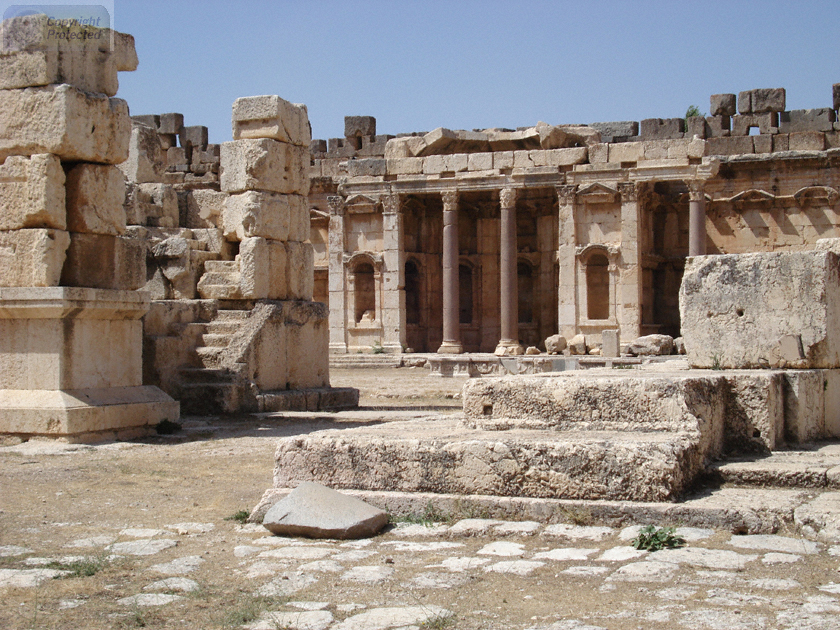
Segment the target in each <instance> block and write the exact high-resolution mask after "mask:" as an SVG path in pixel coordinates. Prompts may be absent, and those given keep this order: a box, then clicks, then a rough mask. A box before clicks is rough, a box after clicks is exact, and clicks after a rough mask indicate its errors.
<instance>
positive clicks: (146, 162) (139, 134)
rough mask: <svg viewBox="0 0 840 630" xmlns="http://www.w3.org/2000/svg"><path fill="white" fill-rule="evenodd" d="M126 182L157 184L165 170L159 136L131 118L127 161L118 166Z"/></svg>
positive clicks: (150, 128) (164, 160)
mask: <svg viewBox="0 0 840 630" xmlns="http://www.w3.org/2000/svg"><path fill="white" fill-rule="evenodd" d="M119 169H120V170H121V171H122V172H123V173H124V174H125V177H126V179H127V180H129V181H131V182H137V183H146V182H159V181H161V179H162V177H163V173H164V171H165V170H166V156H165V154H164V153H163V150H162V149H161V146H160V136H159V135H158V133H157V131H155V130H154V129H153V128H152V127H149V126H146V125H144V124H139V123H137V122H136V121H135V119H134V118H132V123H131V139H130V141H129V143H128V159H127V160H126V161H125V162H122V163H121V164H120V165H119Z"/></svg>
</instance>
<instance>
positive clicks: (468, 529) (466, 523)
mask: <svg viewBox="0 0 840 630" xmlns="http://www.w3.org/2000/svg"><path fill="white" fill-rule="evenodd" d="M503 523H504V521H495V520H492V519H489V518H465V519H463V520H461V521H458V522H457V523H455V524H454V525H453V526H452V527H450V528H449V533H450V534H453V535H455V536H480V535H481V534H486V533H487V532H489V531H490V529H491V528H492V527H495V526H496V525H502V524H503Z"/></svg>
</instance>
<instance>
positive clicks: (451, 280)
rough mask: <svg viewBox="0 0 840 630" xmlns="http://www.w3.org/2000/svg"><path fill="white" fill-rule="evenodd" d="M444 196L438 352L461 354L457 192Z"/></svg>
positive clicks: (449, 191)
mask: <svg viewBox="0 0 840 630" xmlns="http://www.w3.org/2000/svg"><path fill="white" fill-rule="evenodd" d="M441 196H442V197H443V343H442V344H441V346H440V348H438V352H439V353H445V354H460V353H462V352H463V351H464V349H463V347H462V346H461V323H460V318H459V310H460V300H459V297H460V296H459V291H460V287H459V286H458V191H457V190H447V191H446V192H444V193H442V195H441Z"/></svg>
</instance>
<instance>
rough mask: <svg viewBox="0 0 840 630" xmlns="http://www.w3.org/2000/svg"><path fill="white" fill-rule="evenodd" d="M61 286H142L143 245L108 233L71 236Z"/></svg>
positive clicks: (126, 289) (144, 258)
mask: <svg viewBox="0 0 840 630" xmlns="http://www.w3.org/2000/svg"><path fill="white" fill-rule="evenodd" d="M61 284H62V286H68V287H92V288H96V289H118V290H122V291H134V290H135V289H139V288H140V287H142V286H143V285H144V284H146V247H145V245H144V243H142V242H140V241H137V240H135V239H131V238H125V237H122V236H112V235H109V234H84V233H76V232H74V233H71V234H70V246H69V247H68V248H67V262H66V263H65V264H64V269H63V270H62V272H61Z"/></svg>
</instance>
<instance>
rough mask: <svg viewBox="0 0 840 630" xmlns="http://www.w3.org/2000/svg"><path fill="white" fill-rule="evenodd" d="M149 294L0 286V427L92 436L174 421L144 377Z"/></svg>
mask: <svg viewBox="0 0 840 630" xmlns="http://www.w3.org/2000/svg"><path fill="white" fill-rule="evenodd" d="M148 310H149V297H148V294H146V293H138V292H135V291H112V290H105V289H89V288H78V287H0V433H4V434H14V435H20V436H23V437H29V436H45V437H53V438H62V439H69V440H72V441H91V440H97V439H108V438H127V437H132V436H138V435H143V434H146V433H149V432H150V431H152V430H154V427H155V425H156V424H157V423H158V422H160V421H161V420H170V421H176V420H177V419H178V417H179V405H178V403H177V402H176V401H174V400H173V399H172V398H170V397H169V396H167V395H166V394H165V393H164V392H162V391H161V390H160V389H158V388H157V387H151V386H146V387H144V386H143V360H142V348H143V325H142V322H141V321H140V318H141V317H142V316H143V315H144V314H145V313H146V311H148Z"/></svg>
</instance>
